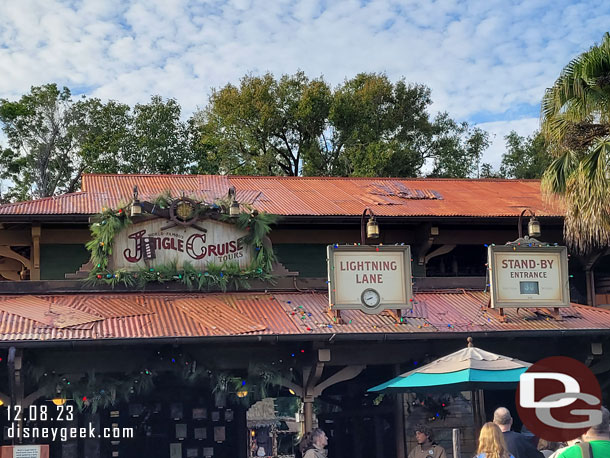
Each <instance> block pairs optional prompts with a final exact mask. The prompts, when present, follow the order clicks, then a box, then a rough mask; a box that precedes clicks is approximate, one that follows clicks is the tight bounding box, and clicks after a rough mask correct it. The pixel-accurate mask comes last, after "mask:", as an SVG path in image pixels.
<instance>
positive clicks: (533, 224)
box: [518, 208, 542, 238]
mask: <svg viewBox="0 0 610 458" xmlns="http://www.w3.org/2000/svg"><path fill="white" fill-rule="evenodd" d="M525 212H529V213H530V220H529V223H528V224H527V233H528V235H529V236H530V237H532V238H537V237H540V235H541V234H542V230H541V228H540V221H538V220H537V219H536V214H535V213H534V212H533V211H532V210H530V209H529V208H526V209H525V210H523V211H522V212H521V214H520V215H519V223H518V224H519V238H523V215H525Z"/></svg>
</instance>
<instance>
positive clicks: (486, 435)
mask: <svg viewBox="0 0 610 458" xmlns="http://www.w3.org/2000/svg"><path fill="white" fill-rule="evenodd" d="M477 453H478V455H477V458H514V457H513V456H512V455H511V454H510V453H509V452H508V450H507V448H506V442H505V441H504V435H503V434H502V430H501V429H500V427H499V426H498V425H496V424H495V423H492V422H488V423H485V424H484V425H483V427H482V428H481V434H479V448H478V450H477Z"/></svg>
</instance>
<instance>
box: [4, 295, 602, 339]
mask: <svg viewBox="0 0 610 458" xmlns="http://www.w3.org/2000/svg"><path fill="white" fill-rule="evenodd" d="M117 297H118V295H117V294H116V293H115V294H79V295H52V296H36V297H34V296H0V342H1V341H20V340H29V341H65V340H97V339H146V338H161V337H172V338H174V337H206V336H210V337H211V336H245V335H253V334H254V335H292V336H301V337H302V338H304V339H307V338H308V337H307V336H308V335H320V334H322V335H332V334H337V335H341V334H355V335H361V334H390V333H391V334H394V335H397V334H405V335H406V334H409V335H414V334H415V335H416V334H425V335H426V336H427V337H426V338H433V336H434V334H446V333H455V332H467V333H469V334H472V335H474V334H476V333H479V332H484V333H489V332H513V331H536V332H545V331H563V332H565V331H571V330H580V331H582V330H589V331H597V332H599V331H610V311H608V310H604V309H599V308H593V307H586V306H581V305H576V304H573V305H572V306H571V307H569V308H565V309H561V315H562V316H563V321H557V320H554V319H551V318H549V317H548V316H545V315H544V314H543V313H536V312H535V311H534V310H532V309H519V310H516V309H507V310H506V311H505V312H506V316H507V318H508V322H506V323H503V322H500V321H499V320H498V317H497V316H496V315H495V314H493V313H487V312H485V311H484V310H483V309H482V306H483V305H485V304H487V302H488V301H489V294H488V293H484V292H472V291H443V292H441V291H438V292H426V293H418V294H417V295H416V296H415V302H414V306H413V309H412V310H410V311H407V317H406V318H405V319H404V322H403V323H397V322H395V320H394V319H393V318H392V317H391V316H389V315H386V314H381V315H367V314H365V313H362V312H359V311H354V310H349V311H348V310H344V311H342V318H343V320H344V323H337V322H335V321H334V320H333V318H331V316H330V315H328V314H327V313H326V311H327V308H328V296H327V295H326V294H324V293H319V292H318V293H281V294H268V293H264V294H263V293H249V292H248V293H226V294H223V293H211V294H210V293H207V294H206V293H184V294H176V293H173V294H152V293H149V294H145V293H126V294H122V295H120V297H121V300H122V301H131V302H133V304H134V305H135V306H137V307H134V309H132V311H134V310H136V309H139V310H141V311H142V313H141V314H139V315H130V316H113V317H104V318H102V317H96V319H97V321H94V322H89V323H83V322H82V321H80V322H78V323H77V322H74V323H72V325H71V326H70V325H67V326H66V324H67V323H66V322H62V321H59V322H54V321H52V320H51V321H43V319H44V317H45V315H44V314H43V315H40V313H39V312H40V310H39V309H41V306H40V304H42V305H43V306H44V307H46V308H47V309H48V308H49V306H50V307H51V310H53V307H56V306H58V304H62V305H61V307H64V308H70V309H71V310H72V312H74V313H77V314H79V313H82V311H83V310H85V309H86V305H87V303H88V302H92V301H95V302H97V303H103V302H104V301H106V300H108V301H109V302H111V303H112V301H113V300H115V299H116V298H117ZM66 304H67V305H66ZM17 306H18V307H17ZM39 315H40V316H39Z"/></svg>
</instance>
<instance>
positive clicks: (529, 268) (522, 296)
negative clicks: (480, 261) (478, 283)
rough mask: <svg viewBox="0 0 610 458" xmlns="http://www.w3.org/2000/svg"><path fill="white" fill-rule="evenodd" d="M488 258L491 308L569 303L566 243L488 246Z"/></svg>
mask: <svg viewBox="0 0 610 458" xmlns="http://www.w3.org/2000/svg"><path fill="white" fill-rule="evenodd" d="M488 260H489V262H488V268H489V274H490V275H489V279H490V288H491V306H492V307H493V308H504V307H569V306H570V295H569V276H568V253H567V248H566V247H561V246H532V247H530V246H527V245H525V246H523V245H519V246H516V245H504V246H490V247H489V248H488Z"/></svg>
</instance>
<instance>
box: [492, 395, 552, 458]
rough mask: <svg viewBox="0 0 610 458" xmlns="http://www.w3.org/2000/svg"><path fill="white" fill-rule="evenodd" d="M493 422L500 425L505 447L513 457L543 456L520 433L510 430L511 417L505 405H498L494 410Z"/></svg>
mask: <svg viewBox="0 0 610 458" xmlns="http://www.w3.org/2000/svg"><path fill="white" fill-rule="evenodd" d="M494 423H495V424H496V425H498V426H499V427H500V429H501V430H502V433H503V434H504V440H505V441H506V447H507V448H508V451H509V452H510V454H511V455H513V456H514V457H515V458H544V455H543V454H542V453H541V452H539V451H538V450H536V447H534V446H533V445H532V443H531V442H530V441H529V440H528V439H527V437H525V436H524V435H522V434H519V433H516V432H514V431H511V430H510V428H511V426H512V425H513V417H511V416H510V412H509V411H508V409H507V408H506V407H498V408H497V409H496V411H495V412H494Z"/></svg>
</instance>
